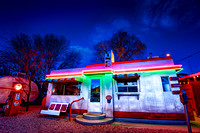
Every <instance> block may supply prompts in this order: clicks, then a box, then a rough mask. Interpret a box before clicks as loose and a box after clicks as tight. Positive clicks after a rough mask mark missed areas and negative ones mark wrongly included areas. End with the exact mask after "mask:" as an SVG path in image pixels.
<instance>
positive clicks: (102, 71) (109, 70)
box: [83, 69, 113, 74]
mask: <svg viewBox="0 0 200 133" xmlns="http://www.w3.org/2000/svg"><path fill="white" fill-rule="evenodd" d="M112 71H113V70H112V69H103V70H87V71H83V74H88V73H105V72H112Z"/></svg>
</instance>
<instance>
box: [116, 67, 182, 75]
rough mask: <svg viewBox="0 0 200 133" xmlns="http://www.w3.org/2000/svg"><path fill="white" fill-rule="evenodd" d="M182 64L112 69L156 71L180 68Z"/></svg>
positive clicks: (125, 71) (121, 71) (120, 71)
mask: <svg viewBox="0 0 200 133" xmlns="http://www.w3.org/2000/svg"><path fill="white" fill-rule="evenodd" d="M181 66H182V65H173V66H159V67H147V68H138V69H136V68H135V69H125V70H114V73H127V72H144V71H158V70H167V69H180V68H181Z"/></svg>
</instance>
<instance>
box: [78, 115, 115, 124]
mask: <svg viewBox="0 0 200 133" xmlns="http://www.w3.org/2000/svg"><path fill="white" fill-rule="evenodd" d="M76 122H78V123H80V124H83V125H103V124H110V123H112V122H113V118H104V119H101V120H88V119H84V118H83V115H78V116H76Z"/></svg>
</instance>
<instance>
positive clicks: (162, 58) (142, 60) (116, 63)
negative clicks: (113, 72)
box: [113, 57, 172, 65]
mask: <svg viewBox="0 0 200 133" xmlns="http://www.w3.org/2000/svg"><path fill="white" fill-rule="evenodd" d="M169 59H172V57H161V58H151V59H141V60H132V61H122V62H114V63H113V65H118V64H127V63H136V62H146V61H158V60H169Z"/></svg>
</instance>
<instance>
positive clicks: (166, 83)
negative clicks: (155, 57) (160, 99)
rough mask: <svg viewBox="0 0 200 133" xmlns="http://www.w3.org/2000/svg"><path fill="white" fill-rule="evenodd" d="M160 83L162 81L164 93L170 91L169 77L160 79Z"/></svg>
mask: <svg viewBox="0 0 200 133" xmlns="http://www.w3.org/2000/svg"><path fill="white" fill-rule="evenodd" d="M161 81H162V87H163V91H164V92H168V91H171V90H170V84H169V77H168V76H165V77H161Z"/></svg>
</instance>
